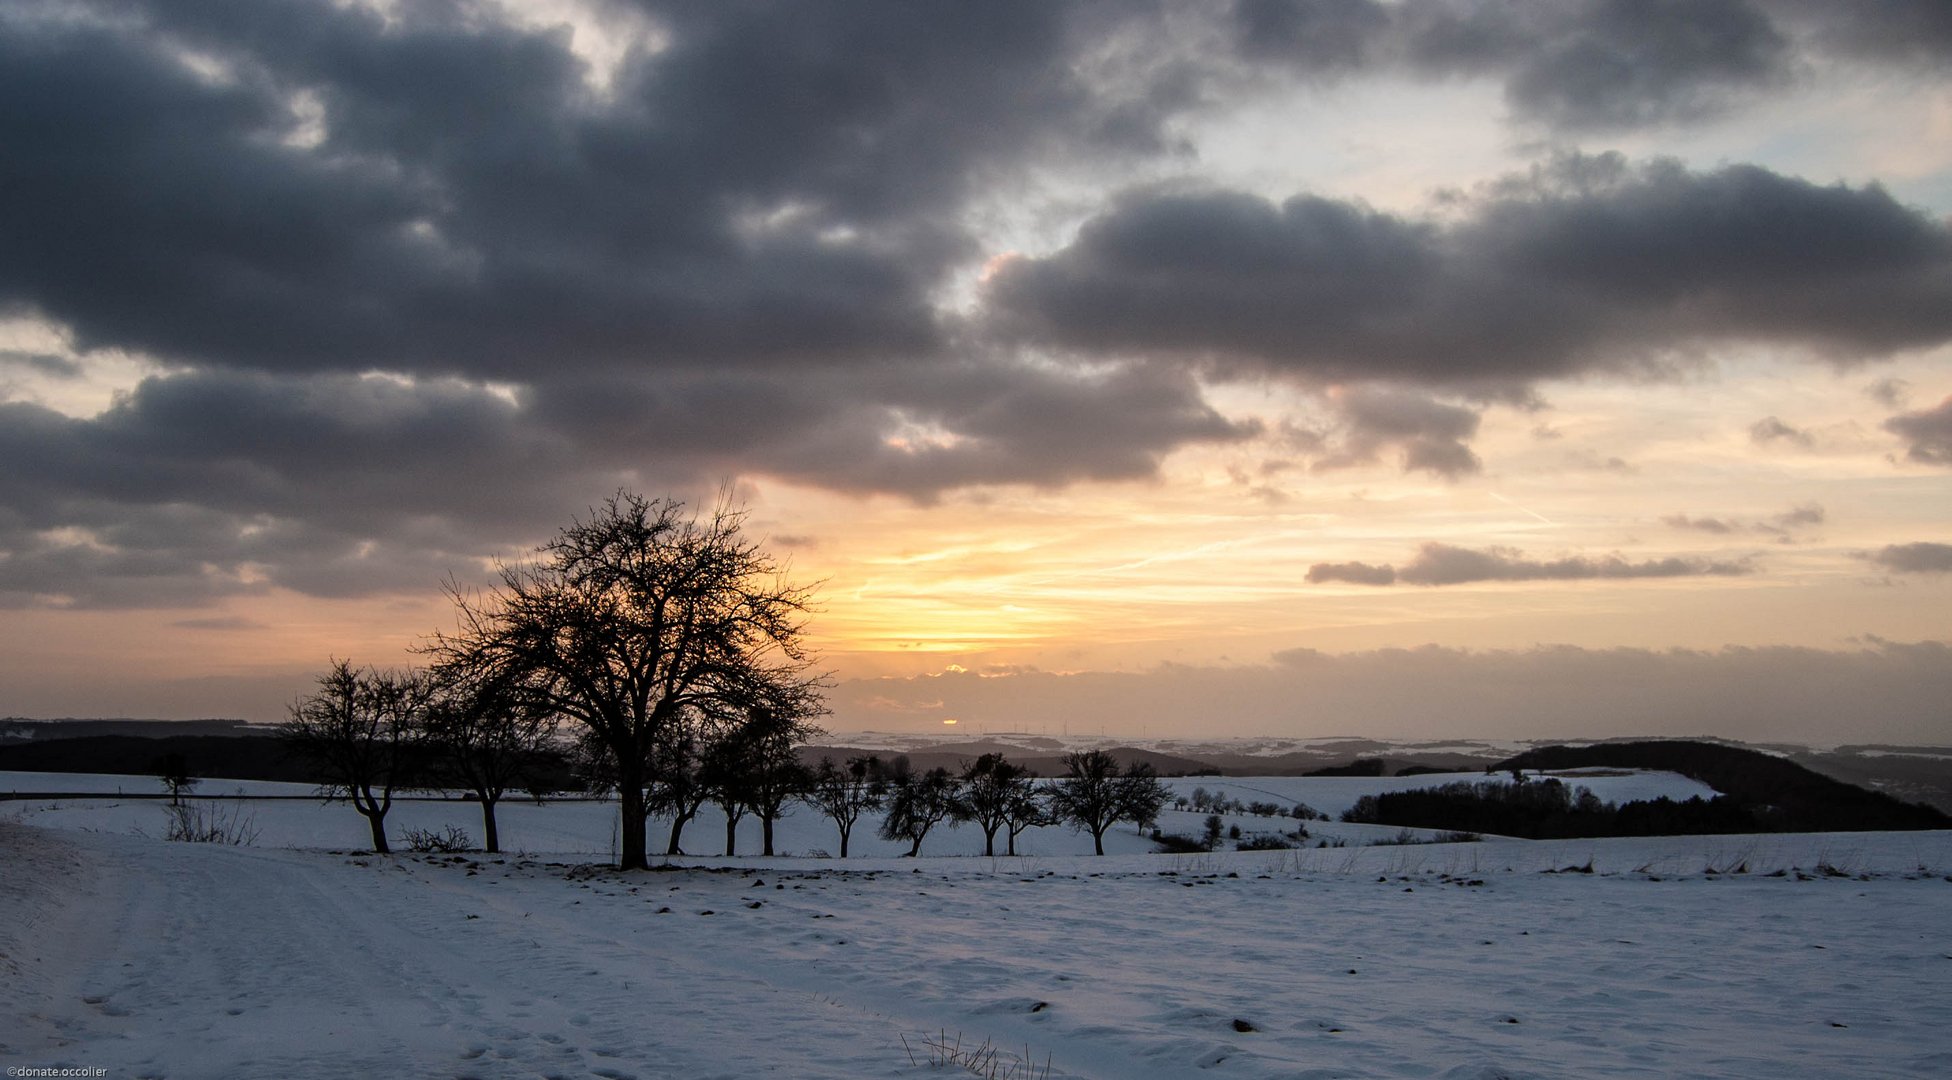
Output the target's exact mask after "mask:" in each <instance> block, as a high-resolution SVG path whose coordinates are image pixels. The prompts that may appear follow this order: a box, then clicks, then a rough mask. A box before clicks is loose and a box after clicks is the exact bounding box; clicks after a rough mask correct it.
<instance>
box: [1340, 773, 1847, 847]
mask: <svg viewBox="0 0 1952 1080" xmlns="http://www.w3.org/2000/svg"><path fill="white" fill-rule="evenodd" d="M1342 820H1343V821H1349V822H1361V823H1364V824H1372V825H1395V826H1402V827H1415V828H1429V829H1448V830H1454V831H1460V832H1473V833H1496V834H1500V835H1503V836H1519V837H1525V838H1528V839H1533V840H1556V839H1569V838H1573V837H1596V836H1681V835H1694V834H1712V833H1756V832H1771V831H1779V830H1777V829H1776V828H1775V827H1774V825H1773V823H1772V821H1771V819H1770V818H1769V817H1768V816H1767V815H1766V814H1758V813H1756V812H1755V811H1754V810H1752V809H1751V808H1750V807H1747V806H1744V805H1743V804H1742V803H1741V802H1740V801H1739V800H1737V799H1735V798H1733V797H1730V796H1727V795H1720V796H1717V797H1715V798H1712V799H1703V798H1701V797H1699V796H1696V797H1694V798H1690V799H1685V800H1675V799H1671V798H1666V797H1662V798H1658V799H1636V800H1632V801H1629V802H1624V803H1619V804H1614V803H1610V802H1603V801H1601V799H1600V798H1599V797H1598V796H1597V795H1595V794H1593V792H1592V790H1591V789H1589V788H1583V787H1582V788H1573V787H1570V786H1568V785H1566V784H1564V783H1562V782H1560V781H1559V780H1557V779H1550V778H1548V779H1545V780H1531V781H1526V782H1523V783H1513V782H1508V781H1502V780H1481V781H1477V782H1475V783H1473V782H1468V781H1465V782H1458V783H1452V784H1444V785H1442V786H1440V787H1432V788H1421V789H1417V790H1414V791H1392V792H1385V793H1382V794H1376V795H1364V796H1363V797H1361V798H1360V799H1357V800H1356V802H1355V805H1353V806H1351V807H1350V808H1349V809H1348V810H1346V811H1344V812H1343V814H1342ZM1797 831H1821V830H1800V829H1799V830H1797Z"/></svg>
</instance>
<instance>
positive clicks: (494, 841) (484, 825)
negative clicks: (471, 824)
mask: <svg viewBox="0 0 1952 1080" xmlns="http://www.w3.org/2000/svg"><path fill="white" fill-rule="evenodd" d="M481 843H482V848H483V850H485V851H487V852H488V854H490V855H495V854H499V853H500V852H501V850H502V834H501V833H500V832H499V831H498V830H497V829H496V828H495V800H493V799H483V800H481Z"/></svg>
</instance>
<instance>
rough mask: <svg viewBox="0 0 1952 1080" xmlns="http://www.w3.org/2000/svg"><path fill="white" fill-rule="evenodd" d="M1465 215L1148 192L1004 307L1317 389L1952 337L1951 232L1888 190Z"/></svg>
mask: <svg viewBox="0 0 1952 1080" xmlns="http://www.w3.org/2000/svg"><path fill="white" fill-rule="evenodd" d="M1459 209H1460V210H1461V215H1460V217H1461V220H1458V221H1455V222H1439V221H1437V220H1435V219H1432V220H1412V219H1408V218H1403V217H1400V216H1397V215H1393V214H1388V213H1384V212H1381V211H1377V210H1373V209H1370V208H1367V207H1364V206H1362V205H1360V204H1358V203H1352V202H1344V201H1337V200H1330V199H1324V198H1320V197H1316V196H1306V195H1303V196H1296V197H1294V198H1291V199H1289V200H1287V201H1286V202H1284V203H1281V204H1278V205H1277V204H1275V203H1271V202H1269V201H1267V200H1265V199H1261V198H1259V197H1256V196H1251V195H1245V194H1240V193H1235V192H1224V191H1214V192H1204V193H1193V194H1183V193H1137V194H1132V195H1129V196H1127V197H1126V198H1125V199H1124V200H1123V201H1122V202H1121V203H1119V204H1118V205H1116V206H1115V207H1113V208H1112V209H1111V210H1109V211H1107V212H1106V213H1104V214H1102V215H1100V216H1098V217H1096V218H1094V219H1092V220H1091V221H1089V222H1087V223H1086V224H1085V225H1084V227H1083V228H1082V229H1081V230H1080V231H1079V233H1078V236H1077V238H1076V240H1075V241H1074V242H1073V243H1072V244H1071V245H1070V246H1069V247H1067V248H1065V249H1063V250H1061V251H1059V252H1056V253H1054V254H1052V255H1050V256H1048V257H1045V258H1038V259H1020V260H1017V261H1015V262H1012V263H1010V264H1008V265H1007V266H1005V267H1003V268H1002V269H1001V270H1000V271H999V272H998V273H997V274H996V275H995V276H994V277H993V279H992V281H991V285H990V290H989V294H988V295H989V301H990V303H991V305H992V307H993V308H994V310H995V311H996V312H997V314H998V316H999V318H1000V320H1002V321H1003V322H1004V323H1005V324H1006V325H1008V327H1009V329H1010V331H1011V332H1013V333H1014V334H1015V335H1016V336H1017V337H1018V338H1019V339H1021V340H1027V341H1033V342H1039V343H1045V344H1049V345H1055V346H1061V347H1064V348H1068V349H1073V350H1077V351H1080V352H1086V353H1099V354H1119V355H1125V354H1134V353H1137V354H1149V355H1170V356H1177V357H1183V358H1193V359H1197V360H1203V361H1207V362H1211V363H1214V364H1216V365H1217V366H1218V367H1219V368H1220V369H1221V370H1229V369H1236V368H1246V369H1252V370H1255V371H1264V372H1275V373H1281V374H1287V375H1293V376H1299V377H1304V378H1312V379H1329V380H1348V379H1365V378H1370V379H1373V378H1388V379H1413V380H1423V381H1435V382H1440V383H1449V384H1453V385H1461V386H1485V385H1498V384H1500V383H1501V382H1502V383H1505V384H1509V383H1512V382H1514V381H1517V382H1522V381H1524V380H1529V379H1536V378H1543V377H1552V376H1564V375H1570V374H1575V373H1580V372H1589V371H1594V370H1603V369H1610V368H1613V369H1617V368H1621V367H1629V366H1644V365H1647V364H1651V363H1657V362H1659V361H1660V360H1661V359H1662V358H1663V357H1665V356H1666V355H1668V354H1670V353H1672V352H1674V351H1677V350H1686V349H1690V348H1694V347H1698V346H1701V345H1707V344H1714V343H1724V342H1737V341H1769V342H1782V343H1786V344H1791V345H1800V346H1803V347H1805V348H1808V349H1811V350H1815V351H1818V352H1821V353H1824V354H1826V355H1832V356H1837V357H1848V358H1853V359H1862V358H1865V357H1871V356H1882V355H1887V354H1890V353H1894V352H1898V351H1901V350H1905V349H1910V348H1916V347H1923V346H1928V345H1935V344H1939V343H1942V342H1945V341H1947V340H1952V231H1948V229H1947V227H1946V225H1945V223H1944V222H1942V221H1940V220H1938V219H1936V218H1934V217H1932V216H1930V215H1928V214H1925V213H1923V212H1920V211H1918V210H1914V209H1911V208H1908V207H1905V206H1902V205H1900V204H1899V203H1898V202H1897V201H1896V200H1894V199H1892V198H1891V196H1890V195H1889V194H1888V193H1886V192H1885V191H1884V190H1883V189H1881V188H1878V187H1876V186H1869V187H1862V188H1852V187H1848V186H1843V185H1833V186H1823V185H1817V184H1812V183H1809V182H1807V181H1804V180H1799V179H1796V178H1793V177H1785V176H1781V175H1778V174H1776V173H1773V172H1770V171H1768V170H1766V169H1761V168H1756V167H1753V166H1731V167H1727V168H1722V169H1718V170H1715V171H1713V172H1706V173H1699V172H1693V171H1690V170H1688V169H1685V168H1683V167H1682V166H1680V165H1677V164H1674V163H1671V162H1654V163H1649V164H1644V165H1630V164H1628V163H1627V162H1625V161H1624V160H1622V159H1620V158H1617V157H1614V156H1603V157H1599V158H1588V157H1572V158H1565V159H1561V160H1559V161H1558V162H1556V163H1555V164H1553V165H1552V166H1551V167H1549V168H1546V169H1543V170H1541V171H1540V172H1539V173H1537V174H1536V175H1533V176H1529V177H1526V178H1523V179H1520V180H1515V181H1513V182H1511V183H1508V184H1504V185H1499V186H1495V187H1493V188H1491V189H1489V190H1487V191H1485V192H1482V193H1480V194H1479V195H1478V196H1476V197H1474V198H1472V199H1470V200H1469V201H1467V202H1466V203H1465V204H1464V205H1463V206H1461V207H1460V208H1459Z"/></svg>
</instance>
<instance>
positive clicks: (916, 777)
mask: <svg viewBox="0 0 1952 1080" xmlns="http://www.w3.org/2000/svg"><path fill="white" fill-rule="evenodd" d="M956 799H957V791H956V778H955V777H954V776H951V775H950V774H949V770H947V769H945V768H942V767H940V766H937V767H936V768H933V769H930V770H929V771H928V772H925V773H917V772H914V771H913V770H911V769H910V768H909V767H908V759H907V758H906V757H898V758H896V759H895V761H894V765H893V766H891V767H890V769H889V775H888V801H887V808H888V810H887V814H886V815H884V816H883V817H882V819H881V838H882V839H883V840H906V841H908V854H909V855H911V856H913V855H916V854H919V853H920V852H921V850H922V839H923V838H924V837H926V836H927V835H928V834H929V830H930V829H933V828H935V826H936V825H937V824H939V823H941V821H942V820H943V819H944V818H947V817H948V816H949V815H950V814H951V813H953V812H954V811H955V808H956Z"/></svg>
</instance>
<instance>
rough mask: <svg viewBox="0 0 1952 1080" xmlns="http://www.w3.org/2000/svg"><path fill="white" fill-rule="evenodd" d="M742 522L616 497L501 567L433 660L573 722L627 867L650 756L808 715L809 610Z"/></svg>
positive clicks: (637, 842) (814, 685)
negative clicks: (606, 784)
mask: <svg viewBox="0 0 1952 1080" xmlns="http://www.w3.org/2000/svg"><path fill="white" fill-rule="evenodd" d="M744 521H745V514H744V512H743V511H740V510H736V509H733V508H732V507H730V506H729V505H727V504H726V503H725V502H723V501H721V502H720V503H719V504H718V506H717V507H716V508H715V509H713V510H712V511H711V512H710V513H709V514H705V515H702V516H700V515H695V514H688V513H686V512H685V510H684V507H683V504H681V503H678V502H675V501H672V500H668V499H657V500H650V499H645V498H642V497H641V496H638V495H634V494H631V493H628V492H619V493H618V494H617V495H616V496H614V497H612V498H611V499H609V500H608V501H606V502H605V503H604V504H603V505H602V506H601V507H598V508H597V509H595V510H594V511H592V512H591V514H590V516H589V518H588V519H587V520H584V521H578V522H575V523H573V524H571V525H570V526H568V527H567V528H565V529H563V530H562V531H561V533H559V534H558V535H557V537H556V538H555V539H554V540H552V541H550V542H549V543H547V544H545V545H543V546H542V548H541V549H540V550H539V552H538V555H539V560H538V561H536V562H534V563H530V564H524V565H520V566H513V567H504V568H503V570H502V573H501V582H500V584H499V586H497V587H496V588H494V589H493V590H491V591H490V592H489V593H488V594H487V595H485V596H480V597H476V596H471V595H469V594H467V593H464V592H463V591H462V590H461V589H460V588H459V587H458V586H454V585H450V587H449V593H450V595H451V596H452V597H453V599H454V602H455V607H456V609H457V612H458V615H457V619H458V625H457V628H456V629H455V631H454V632H453V633H451V634H445V633H443V634H437V635H436V636H435V638H434V641H433V643H432V645H431V646H430V649H431V650H432V651H433V652H434V653H435V654H436V655H437V656H439V657H440V658H442V660H443V661H446V662H462V663H466V664H468V665H471V666H478V669H479V670H484V671H487V672H491V673H494V674H495V675H496V676H498V677H500V678H503V679H504V680H505V681H506V682H507V683H508V684H509V685H511V686H514V687H519V688H520V689H521V692H522V693H523V694H524V695H525V696H526V698H527V699H528V700H527V703H528V704H531V705H533V706H534V707H536V708H538V709H541V710H544V711H547V712H551V713H556V714H560V715H562V716H564V717H567V718H569V719H570V720H572V721H574V722H575V723H577V724H579V725H582V726H583V727H584V728H585V729H587V730H588V731H589V732H590V734H591V735H592V736H593V737H594V741H595V743H596V745H598V746H600V747H601V748H602V749H603V751H605V752H606V753H607V754H608V756H609V757H610V759H611V760H610V766H611V767H612V768H613V769H614V770H615V777H616V786H617V793H618V798H619V801H620V803H621V806H620V808H619V814H620V817H621V822H620V830H619V831H620V839H621V845H620V847H621V851H620V862H621V863H622V865H623V867H624V868H625V869H647V868H648V867H649V862H648V859H647V858H646V845H645V829H646V821H645V812H644V811H645V793H646V788H647V785H648V783H649V781H650V780H651V771H652V768H653V765H654V755H655V752H656V751H657V749H658V748H659V746H660V744H661V743H663V742H664V741H665V740H667V739H668V738H669V737H670V736H671V735H672V734H673V730H674V728H676V727H677V726H678V725H681V724H683V723H686V722H688V721H690V720H692V719H694V718H697V719H700V720H701V722H708V723H722V722H729V721H728V720H727V718H729V717H732V716H735V715H740V714H749V713H750V712H751V711H752V710H754V709H758V708H767V709H771V710H773V711H774V712H775V713H778V714H782V715H794V716H813V715H817V714H818V713H819V712H820V711H821V709H820V704H819V701H820V689H821V686H822V683H821V680H820V679H819V678H818V677H817V676H815V675H811V674H809V666H810V663H811V661H810V657H809V655H808V653H807V651H806V648H805V644H804V641H803V637H804V620H805V617H806V614H807V612H808V609H809V604H810V602H811V593H810V592H809V590H807V589H805V588H801V587H798V586H794V585H791V584H788V583H787V582H786V581H785V580H784V577H783V571H782V568H781V566H780V565H779V564H778V563H776V562H775V561H774V560H773V559H772V558H771V557H770V556H768V555H766V554H765V553H764V552H763V551H761V550H760V548H759V547H758V545H757V544H755V543H753V542H751V541H749V540H747V539H746V538H745V536H744V535H743V534H742V532H741V528H742V526H743V524H744Z"/></svg>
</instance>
